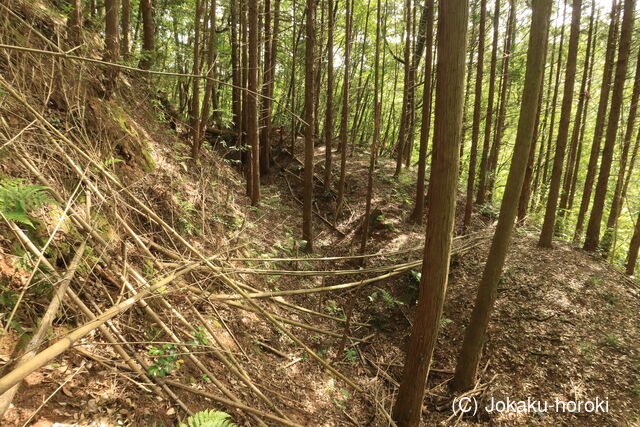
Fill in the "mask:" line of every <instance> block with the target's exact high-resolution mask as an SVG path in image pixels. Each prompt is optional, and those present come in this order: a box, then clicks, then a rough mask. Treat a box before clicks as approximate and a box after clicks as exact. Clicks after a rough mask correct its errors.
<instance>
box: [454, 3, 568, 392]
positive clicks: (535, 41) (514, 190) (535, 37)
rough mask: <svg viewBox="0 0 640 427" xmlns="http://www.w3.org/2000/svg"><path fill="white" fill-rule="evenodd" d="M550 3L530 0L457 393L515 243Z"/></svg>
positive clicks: (468, 377)
mask: <svg viewBox="0 0 640 427" xmlns="http://www.w3.org/2000/svg"><path fill="white" fill-rule="evenodd" d="M576 1H579V0H576ZM551 5H552V0H537V1H534V2H532V8H533V13H532V16H531V31H530V36H529V48H528V49H527V68H526V71H525V81H524V88H523V91H522V102H521V104H520V118H519V121H518V131H517V134H516V142H515V146H514V151H513V158H512V160H511V167H510V168H509V176H508V178H507V184H506V187H505V192H504V196H503V198H502V204H501V207H500V216H499V217H498V225H497V226H496V232H495V234H494V236H493V241H492V242H491V249H490V250H489V256H488V258H487V263H486V264H485V268H484V272H483V274H482V281H481V282H480V286H479V288H478V294H477V296H476V302H475V305H474V307H473V312H472V313H471V319H470V321H469V326H468V327H467V329H466V330H465V334H464V341H463V343H462V350H461V352H460V356H459V357H458V363H457V365H456V371H455V375H454V378H453V383H452V388H453V389H454V390H456V391H465V390H468V389H470V388H471V387H472V386H473V384H474V383H475V380H476V374H477V371H478V363H479V361H480V357H481V355H482V348H483V346H484V342H485V339H486V334H487V326H488V325H489V318H490V316H491V311H492V309H493V306H494V303H495V300H496V292H497V287H498V281H499V279H500V275H501V274H502V268H503V266H504V260H505V258H506V256H507V249H508V248H509V244H510V242H511V236H512V233H513V222H514V219H515V218H516V213H517V209H518V204H517V202H516V201H517V200H518V198H519V196H520V192H521V190H522V183H523V181H524V174H525V167H526V165H527V161H528V157H529V152H530V148H531V141H532V139H533V132H534V125H535V115H533V114H531V112H532V111H536V110H537V109H538V104H539V102H540V92H541V91H540V87H541V85H542V80H543V77H544V65H545V64H544V62H545V61H544V56H545V50H546V45H547V41H546V35H547V26H548V25H549V18H550V16H551ZM578 12H579V11H578Z"/></svg>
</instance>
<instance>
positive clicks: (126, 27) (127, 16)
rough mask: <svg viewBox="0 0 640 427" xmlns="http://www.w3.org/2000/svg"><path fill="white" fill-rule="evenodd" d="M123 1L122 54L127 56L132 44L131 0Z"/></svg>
mask: <svg viewBox="0 0 640 427" xmlns="http://www.w3.org/2000/svg"><path fill="white" fill-rule="evenodd" d="M121 1H122V38H121V39H120V55H122V56H123V57H127V56H128V55H129V47H130V46H131V0H121Z"/></svg>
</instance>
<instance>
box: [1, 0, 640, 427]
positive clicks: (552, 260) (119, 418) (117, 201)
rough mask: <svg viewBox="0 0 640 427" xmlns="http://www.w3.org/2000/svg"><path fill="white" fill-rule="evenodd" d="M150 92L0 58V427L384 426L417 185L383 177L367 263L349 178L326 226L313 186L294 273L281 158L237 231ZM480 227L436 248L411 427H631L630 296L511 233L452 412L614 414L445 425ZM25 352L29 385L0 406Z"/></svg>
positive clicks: (360, 185)
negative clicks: (227, 422)
mask: <svg viewBox="0 0 640 427" xmlns="http://www.w3.org/2000/svg"><path fill="white" fill-rule="evenodd" d="M0 6H1V7H2V8H0V22H2V25H1V26H0V39H1V41H2V43H6V44H19V45H21V46H29V47H30V48H32V49H42V50H46V51H50V52H64V51H65V46H64V44H63V43H62V42H59V41H58V40H62V39H64V33H63V31H64V29H63V28H62V21H61V19H60V18H59V14H58V12H56V11H54V10H52V9H50V8H49V7H48V6H47V5H45V4H44V3H39V2H26V1H21V0H12V1H10V2H7V4H0ZM5 6H7V7H5ZM58 43H60V44H58ZM88 43H96V44H98V43H99V40H98V39H97V37H96V38H95V39H94V40H91V39H89V41H88ZM94 59H98V57H97V56H96V57H95V58H94ZM153 87H154V86H153V80H151V77H148V76H147V78H145V77H144V76H141V75H139V74H137V73H135V72H133V71H126V70H120V72H119V73H117V75H116V74H114V72H113V70H112V69H111V68H104V67H103V66H101V65H100V64H97V63H91V62H87V61H80V60H75V59H70V58H64V57H62V56H54V55H49V54H42V53H41V52H36V51H31V52H28V51H11V50H7V49H2V50H0V191H1V193H0V194H2V196H3V200H2V202H1V203H2V205H0V206H1V207H2V210H0V212H2V221H0V308H1V309H0V311H1V312H2V315H1V317H0V326H1V327H2V336H1V338H0V364H1V365H0V369H1V370H2V371H1V372H0V375H2V378H0V385H1V386H2V387H10V386H13V385H14V384H17V385H18V386H19V389H17V390H16V393H15V396H12V398H11V399H10V400H9V401H7V399H6V397H7V394H5V395H4V396H3V399H0V402H6V404H7V405H9V404H10V406H9V408H8V410H7V411H6V413H5V415H4V418H3V419H2V421H1V422H0V424H2V425H23V424H25V423H26V424H29V423H34V425H41V426H44V425H51V424H52V423H56V422H58V423H68V424H72V423H78V424H81V425H158V426H160V425H165V426H166V425H176V424H177V423H178V422H184V421H185V419H186V418H187V417H188V416H189V415H192V414H194V413H196V412H198V411H201V410H205V409H215V410H220V411H224V412H226V413H228V414H230V415H231V419H232V421H233V422H234V423H236V424H238V425H264V424H266V425H309V426H311V425H327V426H343V425H350V424H353V425H376V426H378V425H388V424H389V421H388V418H389V413H390V412H391V405H392V402H393V398H394V395H395V393H396V392H397V387H398V382H399V381H400V377H401V375H402V364H403V362H404V352H405V348H406V342H407V339H408V334H409V332H410V326H411V324H412V321H413V318H414V312H415V302H416V298H417V294H418V284H419V273H418V272H419V271H420V265H421V254H422V248H423V246H424V227H422V226H418V225H415V224H412V223H408V222H406V221H405V218H406V217H407V214H408V212H409V210H410V207H411V206H410V205H411V195H412V194H413V192H414V188H413V184H412V183H413V182H414V181H415V180H414V177H413V171H410V172H404V173H403V174H402V175H401V176H400V178H399V179H397V180H395V179H388V178H386V177H388V176H391V175H392V172H393V167H394V165H393V163H392V162H391V161H390V160H389V159H380V161H379V165H378V167H379V172H380V173H379V174H377V175H376V179H375V182H374V186H375V189H376V194H377V196H376V198H375V199H374V201H373V206H374V208H375V209H374V212H375V215H374V221H372V224H371V228H372V230H371V233H372V234H371V242H370V244H369V248H368V253H370V254H371V255H367V256H365V257H359V256H358V255H357V254H358V248H359V242H360V239H359V237H360V233H361V230H360V227H359V224H360V223H361V218H362V212H363V210H364V203H365V200H364V188H365V187H366V180H365V176H364V173H363V171H364V170H365V169H366V167H367V164H368V156H366V155H364V154H362V153H359V152H357V151H356V152H355V154H354V157H353V160H352V161H350V166H349V168H350V169H349V171H348V176H349V178H348V182H349V185H348V186H347V194H346V204H345V211H347V212H348V214H347V215H345V216H344V218H343V219H341V220H340V221H338V222H337V223H335V224H334V223H333V221H332V218H331V211H332V207H333V206H334V205H335V195H334V194H332V193H330V192H329V193H324V194H323V193H322V192H321V189H320V187H321V182H320V181H319V180H320V178H319V177H318V178H317V181H316V186H317V188H316V189H317V193H318V194H322V197H320V198H319V200H318V202H317V204H316V205H315V206H314V209H315V210H316V212H317V214H316V217H314V226H315V227H316V232H317V240H316V253H314V254H313V255H306V254H304V252H303V250H302V249H303V246H304V242H303V241H301V238H300V235H299V230H300V228H301V222H302V218H301V214H300V204H299V200H300V199H301V191H302V173H301V167H300V164H299V161H297V160H296V157H292V156H291V155H290V153H288V152H287V151H285V150H284V149H282V148H283V147H277V148H278V156H277V158H276V164H277V170H276V171H275V172H274V173H273V174H272V175H271V176H269V177H266V178H265V182H264V184H265V185H264V186H263V189H262V191H263V193H262V203H261V205H260V206H259V207H252V206H250V204H249V200H248V198H247V197H246V195H245V188H244V181H243V176H242V173H241V172H240V171H239V170H238V169H237V167H235V164H234V162H232V161H230V160H228V159H225V158H223V157H222V156H221V155H220V152H221V150H218V149H217V145H216V144H215V141H214V140H211V141H209V143H208V144H206V146H205V147H203V152H202V154H201V159H200V162H199V164H198V165H193V164H192V163H191V161H190V160H189V158H188V152H189V148H188V143H187V140H186V138H184V135H182V133H180V132H176V130H175V129H174V128H175V126H173V127H172V126H171V123H170V120H169V119H168V112H167V111H166V110H165V109H164V107H163V103H162V102H161V101H160V100H159V99H158V98H157V97H156V94H155V91H154V89H153ZM183 126H186V125H184V124H179V126H178V128H179V129H180V127H183ZM276 142H277V141H274V144H276ZM298 148H299V147H298ZM323 154H324V153H323V149H322V148H318V149H317V152H316V156H317V157H319V158H320V157H321V156H323ZM294 156H300V153H299V152H295V153H294ZM463 202H464V201H463V200H462V199H461V200H460V202H459V205H460V206H459V209H458V210H459V211H460V212H459V214H460V215H461V214H462V209H463V206H462V205H463ZM493 219H494V218H492V217H491V215H490V213H488V212H483V213H474V217H473V223H472V225H473V227H472V228H473V229H474V232H473V233H470V234H469V235H467V236H466V237H456V238H455V239H454V243H453V247H454V250H453V254H454V256H453V260H452V265H453V268H452V272H451V280H450V283H449V288H448V295H447V300H446V306H445V312H444V318H443V320H442V322H441V333H440V336H439V341H438V346H437V351H436V354H435V359H434V362H433V367H432V373H433V375H431V377H430V379H429V380H430V382H429V385H428V390H427V398H426V400H425V407H424V414H423V420H424V422H425V423H426V424H427V425H436V424H438V423H442V424H443V425H449V424H455V423H458V424H459V425H475V424H490V423H495V424H502V423H504V424H509V423H532V424H541V425H561V424H563V425H594V426H596V425H634V424H638V423H640V410H639V409H638V408H639V407H640V405H639V404H640V347H639V343H640V323H639V322H640V320H639V318H638V313H639V312H640V300H639V299H638V298H639V296H640V290H639V288H638V285H637V284H636V283H635V282H632V281H631V280H630V279H627V278H626V277H625V276H624V275H622V274H621V273H619V272H618V271H617V270H615V269H613V268H612V267H611V266H609V265H608V264H606V263H605V262H603V261H602V260H600V259H598V258H595V257H593V256H591V255H589V254H587V253H585V252H583V251H581V250H578V249H575V248H573V247H571V246H569V245H568V244H557V245H556V246H555V247H554V248H553V249H540V248H538V247H537V246H536V244H535V238H534V236H533V230H531V229H526V228H523V229H519V230H518V231H517V235H516V237H515V238H514V243H513V245H512V247H511V249H510V252H509V257H508V259H507V265H506V266H505V273H504V275H503V279H502V282H501V284H500V287H499V289H498V300H497V307H496V310H495V313H494V318H493V321H492V323H491V326H490V331H489V336H490V338H489V342H488V344H487V346H486V348H485V352H484V357H483V360H482V367H483V370H482V374H481V376H480V378H479V382H478V384H477V386H476V387H475V388H474V390H472V391H471V392H469V394H468V395H467V396H470V397H475V398H477V399H478V401H479V402H480V403H481V404H483V405H488V404H489V403H488V402H490V400H491V398H495V399H498V398H506V397H509V398H511V399H525V400H526V399H527V397H532V398H535V399H544V400H555V399H556V398H559V399H561V400H569V399H584V400H589V399H595V398H596V397H599V398H601V399H605V398H606V399H608V402H609V411H608V412H607V413H601V414H584V413H576V414H561V413H552V412H549V413H540V414H535V415H532V414H527V416H526V417H524V416H521V417H520V416H518V417H515V418H513V419H510V418H508V417H507V416H506V415H501V414H496V413H493V414H488V413H486V412H482V411H480V413H478V414H477V415H476V416H465V417H462V416H461V415H460V416H458V415H456V414H455V413H452V410H451V403H452V401H451V399H452V397H453V396H451V394H450V392H449V391H448V383H449V381H450V380H451V377H452V372H453V369H454V366H455V358H456V356H457V353H458V351H459V347H460V343H461V340H462V334H463V330H464V327H465V326H466V324H467V322H468V317H469V312H470V310H471V307H472V304H473V299H474V297H475V290H476V287H477V284H478V282H479V280H480V277H481V274H482V268H483V265H484V262H485V258H486V252H487V250H488V247H489V244H490V237H491V235H492V231H493ZM40 255H41V256H40ZM66 286H68V290H67V292H66V296H64V299H62V303H61V304H60V307H59V309H57V310H54V311H53V312H52V313H50V315H47V314H46V313H48V312H49V311H50V310H48V307H52V301H53V302H54V303H55V301H56V295H58V296H60V297H62V296H63V295H64V294H65V292H64V289H65V287H66ZM60 289H62V290H63V291H62V292H61V291H60ZM43 319H44V320H45V322H43ZM47 319H48V320H49V321H50V322H51V325H50V327H48V328H45V330H42V329H41V328H39V325H41V324H43V323H44V324H46V323H47V322H46V320H47ZM30 351H31V352H33V355H31V356H30V357H28V358H27V359H28V363H29V364H30V365H29V366H30V368H29V372H26V373H28V375H19V374H17V376H16V377H15V381H14V382H12V383H9V382H8V381H9V379H7V377H9V375H7V374H9V373H12V369H13V368H15V367H16V366H17V365H20V364H19V363H16V362H17V360H18V359H19V358H20V357H21V356H22V355H23V354H25V353H27V354H29V352H30ZM22 361H23V362H24V361H25V360H22ZM23 373H25V372H23ZM2 381H5V382H2ZM3 390H5V389H3Z"/></svg>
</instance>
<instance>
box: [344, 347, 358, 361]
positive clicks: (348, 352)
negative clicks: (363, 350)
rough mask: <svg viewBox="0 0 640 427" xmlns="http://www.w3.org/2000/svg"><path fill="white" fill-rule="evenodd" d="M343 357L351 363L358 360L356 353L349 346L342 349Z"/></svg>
mask: <svg viewBox="0 0 640 427" xmlns="http://www.w3.org/2000/svg"><path fill="white" fill-rule="evenodd" d="M344 357H345V359H347V360H348V361H349V362H351V363H356V362H357V361H358V353H357V352H356V349H355V348H353V347H350V348H348V349H346V350H345V351H344Z"/></svg>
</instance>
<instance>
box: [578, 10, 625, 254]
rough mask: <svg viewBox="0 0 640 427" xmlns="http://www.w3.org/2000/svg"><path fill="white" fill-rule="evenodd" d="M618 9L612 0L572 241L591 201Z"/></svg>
mask: <svg viewBox="0 0 640 427" xmlns="http://www.w3.org/2000/svg"><path fill="white" fill-rule="evenodd" d="M619 9H620V8H619V6H617V5H616V3H615V1H614V3H613V4H612V5H611V22H610V24H609V33H608V35H607V52H606V54H605V62H604V68H603V70H602V85H601V86H600V100H599V101H598V113H597V115H596V123H595V127H594V129H593V141H592V143H591V154H590V155H589V164H588V166H587V175H586V177H585V179H584V187H583V190H582V200H581V201H580V209H579V210H578V219H577V220H576V231H575V234H574V235H573V240H574V242H577V241H578V240H580V237H581V236H582V229H583V226H584V220H585V217H586V214H587V211H588V210H589V204H590V203H591V193H592V191H593V183H594V180H595V177H596V172H597V166H598V157H599V156H600V144H601V143H602V135H603V134H604V126H605V119H606V117H607V108H608V106H609V93H610V91H611V80H612V77H613V76H612V74H613V61H614V59H615V54H616V44H617V38H618V20H619V16H620V10H619Z"/></svg>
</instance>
